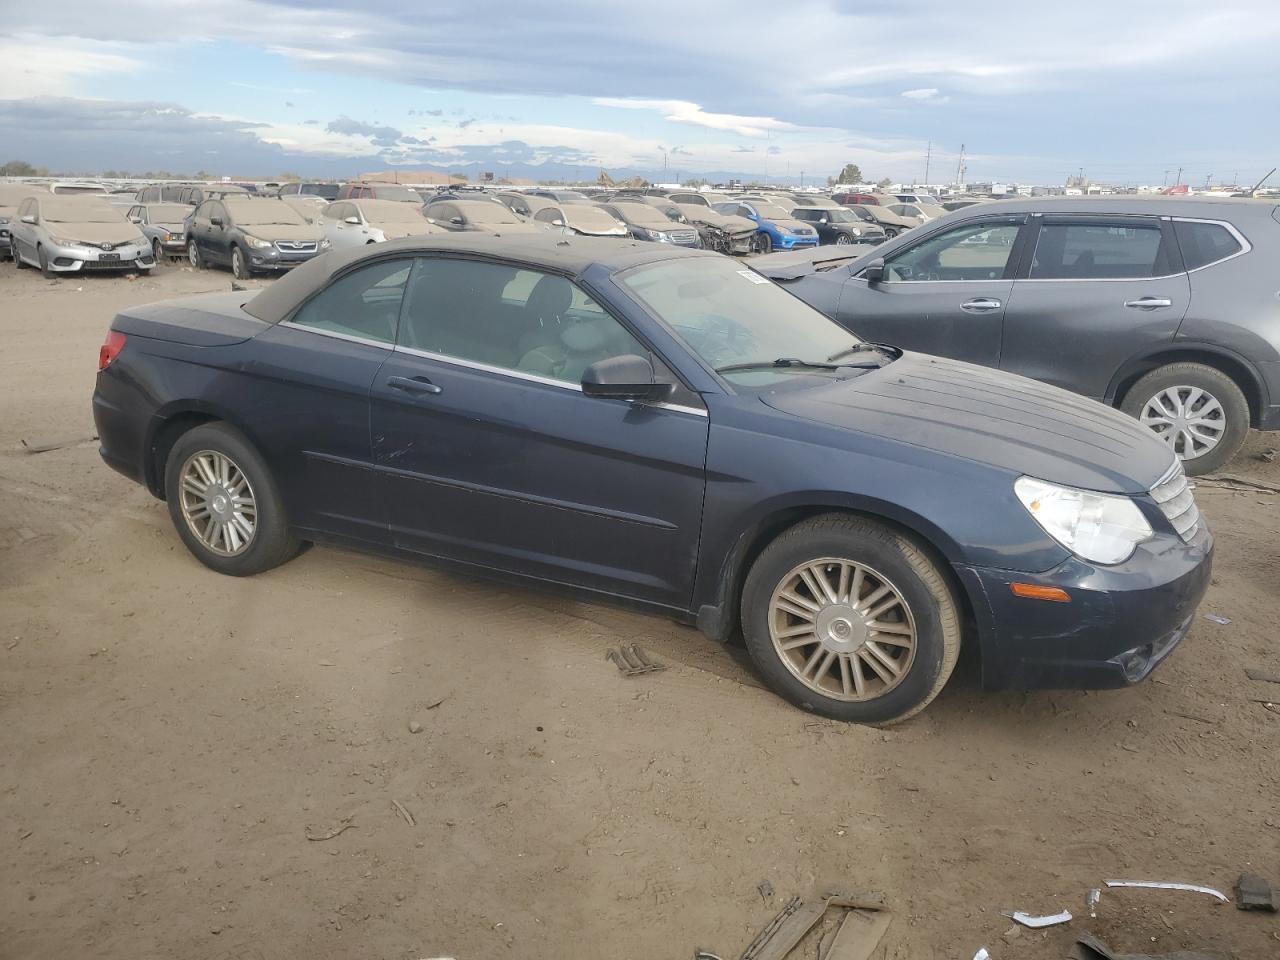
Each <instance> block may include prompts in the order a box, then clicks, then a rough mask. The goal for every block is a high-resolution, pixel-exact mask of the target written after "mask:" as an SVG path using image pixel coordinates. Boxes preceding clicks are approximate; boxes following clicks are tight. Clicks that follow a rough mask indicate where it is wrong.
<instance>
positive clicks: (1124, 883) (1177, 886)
mask: <svg viewBox="0 0 1280 960" xmlns="http://www.w3.org/2000/svg"><path fill="white" fill-rule="evenodd" d="M1102 882H1103V883H1105V884H1106V885H1107V886H1108V887H1138V888H1141V889H1145V890H1185V891H1186V892H1188V893H1207V894H1208V895H1209V896H1211V897H1216V898H1217V899H1218V900H1221V901H1222V902H1223V903H1230V902H1231V900H1230V899H1229V898H1228V897H1227V895H1226V894H1225V893H1223V892H1222V891H1221V890H1215V889H1213V887H1204V886H1201V885H1200V884H1198V883H1171V882H1168V881H1165V880H1103V881H1102Z"/></svg>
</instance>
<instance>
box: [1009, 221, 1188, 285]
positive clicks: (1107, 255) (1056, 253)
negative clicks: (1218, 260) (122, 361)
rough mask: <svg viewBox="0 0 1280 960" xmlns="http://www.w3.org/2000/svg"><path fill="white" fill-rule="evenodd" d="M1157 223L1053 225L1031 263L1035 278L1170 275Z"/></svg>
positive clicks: (1042, 231) (1043, 235) (1048, 226)
mask: <svg viewBox="0 0 1280 960" xmlns="http://www.w3.org/2000/svg"><path fill="white" fill-rule="evenodd" d="M1163 237H1164V234H1163V231H1162V230H1161V229H1160V226H1159V224H1154V223H1153V224H1152V225H1151V226H1146V225H1142V226H1137V225H1134V224H1132V223H1126V224H1123V225H1121V224H1117V225H1115V226H1110V225H1107V224H1101V223H1080V224H1060V223H1049V224H1045V225H1044V226H1042V227H1041V228H1040V238H1039V240H1038V242H1037V243H1036V252H1035V255H1034V257H1033V259H1032V261H1031V279H1033V280H1122V279H1135V280H1137V279H1145V278H1148V277H1160V276H1166V275H1168V274H1169V273H1171V272H1172V268H1171V266H1170V262H1169V256H1168V251H1167V250H1165V249H1164V244H1163Z"/></svg>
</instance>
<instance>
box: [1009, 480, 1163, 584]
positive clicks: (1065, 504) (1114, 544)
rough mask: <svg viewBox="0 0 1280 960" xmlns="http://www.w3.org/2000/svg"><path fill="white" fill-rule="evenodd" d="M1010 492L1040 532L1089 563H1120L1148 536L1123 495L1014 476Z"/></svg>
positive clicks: (1147, 526) (1142, 519)
mask: <svg viewBox="0 0 1280 960" xmlns="http://www.w3.org/2000/svg"><path fill="white" fill-rule="evenodd" d="M1013 491H1014V493H1016V494H1017V495H1018V499H1019V500H1021V501H1022V505H1023V506H1024V507H1026V508H1027V511H1028V512H1029V513H1030V514H1031V516H1033V517H1034V518H1035V520H1036V523H1038V524H1040V526H1041V527H1043V528H1044V532H1045V533H1047V534H1049V536H1051V537H1053V539H1055V540H1057V541H1058V543H1060V544H1062V545H1063V546H1064V547H1066V548H1067V549H1068V550H1070V551H1071V552H1072V553H1074V554H1075V555H1076V556H1078V557H1081V558H1083V559H1085V560H1091V561H1093V562H1094V563H1101V564H1114V563H1123V562H1124V561H1125V560H1128V559H1129V557H1130V556H1132V555H1133V551H1134V548H1135V547H1137V545H1138V544H1140V543H1142V541H1144V540H1148V539H1150V538H1151V524H1149V523H1147V518H1146V517H1144V516H1143V515H1142V511H1141V510H1139V509H1138V505H1137V504H1136V503H1134V502H1133V500H1131V499H1130V498H1129V497H1123V496H1112V495H1110V494H1105V493H1092V492H1090V491H1088V490H1074V489H1072V488H1071V487H1059V486H1057V485H1055V484H1052V483H1045V482H1044V481H1043V480H1033V479H1032V478H1031V477H1019V478H1018V479H1017V481H1015V482H1014V484H1013Z"/></svg>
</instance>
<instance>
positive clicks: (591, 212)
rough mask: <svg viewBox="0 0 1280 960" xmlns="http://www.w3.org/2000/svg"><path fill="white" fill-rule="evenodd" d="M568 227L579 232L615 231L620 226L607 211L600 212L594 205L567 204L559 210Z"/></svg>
mask: <svg viewBox="0 0 1280 960" xmlns="http://www.w3.org/2000/svg"><path fill="white" fill-rule="evenodd" d="M560 210H561V212H562V213H563V214H564V217H565V220H566V221H567V222H568V224H569V226H571V227H577V228H578V229H579V230H616V229H618V228H619V227H622V224H621V223H619V222H618V221H617V220H615V219H614V218H613V214H611V213H609V211H608V210H601V209H600V208H599V207H597V206H595V205H594V204H592V205H588V204H583V203H567V204H565V205H564V206H563V207H561V208H560Z"/></svg>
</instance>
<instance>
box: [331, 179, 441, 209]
mask: <svg viewBox="0 0 1280 960" xmlns="http://www.w3.org/2000/svg"><path fill="white" fill-rule="evenodd" d="M338 199H339V200H399V201H401V202H402V203H416V204H419V205H421V203H422V197H421V196H419V195H418V194H417V192H416V191H414V190H411V189H409V188H408V187H405V186H401V185H400V184H398V183H345V184H343V185H342V189H341V190H339V191H338Z"/></svg>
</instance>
